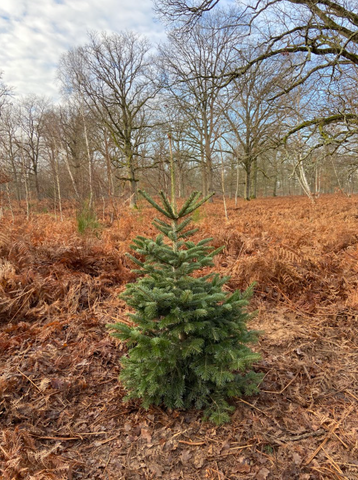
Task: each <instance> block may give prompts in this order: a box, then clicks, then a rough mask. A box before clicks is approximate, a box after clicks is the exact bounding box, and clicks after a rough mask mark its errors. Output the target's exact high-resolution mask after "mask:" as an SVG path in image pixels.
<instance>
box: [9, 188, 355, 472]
mask: <svg viewBox="0 0 358 480" xmlns="http://www.w3.org/2000/svg"><path fill="white" fill-rule="evenodd" d="M357 206H358V198H357V197H356V196H352V197H351V198H347V197H344V196H341V195H331V196H322V197H321V198H319V199H317V202H316V205H314V206H312V205H311V204H310V202H309V201H308V200H307V199H306V198H302V197H295V198H293V197H290V198H274V199H260V200H255V201H253V202H246V203H245V202H243V201H242V202H239V204H238V208H235V207H234V203H233V202H232V203H231V202H228V216H229V221H228V222H226V223H225V221H224V220H223V207H222V204H221V202H220V201H218V200H216V201H215V202H214V204H213V205H207V206H205V207H204V208H203V209H202V211H201V216H200V218H198V219H195V221H196V222H197V223H198V226H199V227H200V228H199V232H198V233H197V234H196V235H198V236H199V237H200V238H201V237H202V238H203V237H206V236H212V237H213V238H214V244H215V246H220V245H225V247H226V248H225V250H224V251H223V253H222V254H220V255H219V256H218V257H217V260H216V266H215V270H216V271H219V272H220V273H221V274H223V275H227V274H229V275H231V280H230V282H229V285H228V288H229V289H236V288H240V289H244V288H246V287H247V286H248V285H250V284H251V283H252V282H253V281H256V282H257V284H256V288H255V297H254V307H255V308H257V309H258V310H259V314H258V316H257V318H256V319H255V320H254V321H253V322H252V325H250V326H252V327H253V328H256V329H259V330H263V331H264V335H263V336H262V337H261V340H260V343H259V345H258V346H257V347H255V348H257V350H258V351H260V352H261V353H262V360H261V362H260V363H259V364H258V365H257V367H256V368H257V370H259V371H261V372H263V373H264V374H265V378H264V381H263V383H262V384H261V387H260V393H259V395H256V396H253V397H250V398H242V399H238V400H237V401H236V411H235V413H234V415H233V419H232V423H231V424H227V425H224V426H221V427H214V426H213V425H212V424H210V423H203V422H202V421H201V419H200V414H199V413H197V412H195V411H189V412H181V411H176V410H174V411H168V410H166V409H162V408H158V407H155V408H154V407H153V408H150V409H149V410H148V411H145V410H143V409H141V407H140V404H139V403H137V402H135V401H132V402H131V403H126V404H122V403H121V399H122V398H123V396H124V394H125V392H124V389H123V388H122V386H121V385H120V383H119V382H118V380H117V377H118V374H119V359H120V355H121V354H122V353H124V352H125V348H124V347H122V348H118V344H116V343H115V340H113V339H111V338H110V337H109V335H108V332H107V331H106V329H105V324H106V323H112V322H114V321H118V320H122V321H123V322H127V321H128V319H127V317H126V311H125V305H124V302H123V301H122V300H120V299H119V298H118V294H119V293H120V292H121V291H123V289H124V286H125V284H126V283H127V282H129V281H133V280H134V277H133V274H132V273H131V272H130V269H131V265H130V264H129V260H128V259H126V257H125V255H124V253H125V252H126V251H127V250H128V245H129V243H130V241H131V240H132V238H133V237H134V236H135V235H136V234H138V233H140V234H148V235H150V234H151V233H153V232H152V228H153V227H152V226H151V225H150V222H149V221H148V219H149V218H151V217H154V215H155V212H154V210H153V211H152V209H151V208H148V207H146V206H144V205H143V206H142V207H141V209H139V210H138V211H130V210H129V209H123V210H122V216H121V218H120V219H119V220H117V221H116V222H115V223H113V224H112V225H111V226H104V228H103V229H102V231H101V235H100V238H98V237H97V236H95V235H87V236H80V235H78V234H77V233H76V225H75V220H74V219H73V218H72V219H70V217H68V218H69V219H65V220H64V222H56V221H55V220H54V219H53V218H51V217H50V216H49V215H45V214H43V215H38V216H34V217H33V218H32V219H31V220H30V221H29V222H24V219H23V216H21V215H20V214H18V215H16V218H15V223H12V222H11V219H6V218H3V219H2V228H1V233H0V367H1V370H0V372H1V375H0V427H1V428H0V431H1V433H0V477H1V478H4V480H10V479H39V480H42V479H73V480H75V479H94V478H96V479H113V480H121V479H123V480H124V479H125V480H137V479H155V478H163V479H173V480H174V479H175V480H177V479H180V478H185V479H186V480H191V479H193V480H194V479H205V478H207V479H213V480H214V479H215V480H216V479H222V480H224V479H241V478H242V479H250V478H252V479H255V480H256V479H259V480H265V479H267V480H271V479H277V480H281V479H287V480H291V479H299V480H310V479H322V480H323V479H332V480H333V479H344V478H345V479H356V478H357V477H358V463H357V457H358V419H357V415H356V412H357V409H358V388H357V384H358V382H357V364H358V348H357V347H358V345H357V335H356V331H357V316H358V314H357V311H358V293H357V292H358V288H357V287H358V285H357V284H358V218H357ZM144 218H145V220H144ZM199 237H198V238H199Z"/></svg>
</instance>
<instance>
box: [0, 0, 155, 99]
mask: <svg viewBox="0 0 358 480" xmlns="http://www.w3.org/2000/svg"><path fill="white" fill-rule="evenodd" d="M153 17H154V14H153V11H152V1H151V0H36V1H34V0H16V1H14V0H1V4H0V46H1V48H0V68H1V70H2V72H3V81H4V82H5V83H6V84H7V85H9V86H12V87H14V88H15V93H16V94H17V95H27V94H31V93H35V94H37V95H46V96H50V97H53V98H56V97H58V95H59V94H58V90H59V86H58V84H57V83H56V70H57V63H58V61H59V58H60V56H61V55H62V54H63V53H65V52H66V51H68V50H69V49H70V48H73V47H76V46H79V45H82V44H84V43H85V42H86V41H87V39H88V32H89V31H110V32H120V31H123V30H133V31H136V32H138V33H140V34H144V35H146V36H147V37H148V38H149V40H150V41H151V42H153V43H156V42H158V41H160V40H161V39H162V38H163V35H164V28H163V27H162V26H161V25H160V24H159V23H158V22H155V21H154V19H153Z"/></svg>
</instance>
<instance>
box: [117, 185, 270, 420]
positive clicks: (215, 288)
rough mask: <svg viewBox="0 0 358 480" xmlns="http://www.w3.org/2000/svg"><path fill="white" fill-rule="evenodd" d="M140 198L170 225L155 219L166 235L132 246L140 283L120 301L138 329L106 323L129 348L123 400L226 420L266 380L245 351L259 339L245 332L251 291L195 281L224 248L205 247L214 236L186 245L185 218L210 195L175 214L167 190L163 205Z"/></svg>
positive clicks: (212, 278) (212, 277) (214, 279)
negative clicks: (236, 402)
mask: <svg viewBox="0 0 358 480" xmlns="http://www.w3.org/2000/svg"><path fill="white" fill-rule="evenodd" d="M141 193H142V195H143V196H144V197H145V198H146V199H147V200H148V202H149V203H150V204H152V205H153V207H155V208H156V209H157V210H158V211H159V212H160V213H161V214H162V215H163V216H164V217H165V220H166V221H163V220H159V219H155V220H154V222H153V224H154V225H155V227H156V228H157V229H158V230H159V231H160V232H161V234H160V235H158V236H157V238H156V239H155V240H152V239H150V238H145V237H143V236H138V237H137V238H136V239H135V240H134V244H133V245H131V248H132V249H133V250H134V251H135V252H137V254H139V256H140V258H143V259H144V260H143V261H142V260H139V259H138V258H135V257H133V256H131V255H129V256H130V258H131V259H132V261H133V262H134V263H136V264H137V265H138V266H139V269H138V270H134V271H135V272H136V273H138V274H139V275H140V278H139V279H138V280H137V282H136V283H131V284H128V285H127V287H126V291H125V293H124V294H123V295H122V298H124V299H125V300H126V301H127V303H128V305H130V306H131V307H132V308H133V309H134V310H135V313H134V314H130V315H129V316H130V317H131V319H132V320H133V323H134V324H135V325H134V326H133V327H130V326H127V325H124V324H122V323H117V324H114V325H108V327H109V328H111V329H114V332H113V333H112V335H113V336H114V337H117V338H119V339H121V340H124V341H126V342H127V346H128V349H129V350H128V355H127V356H125V357H124V358H122V361H121V364H122V372H121V374H120V377H119V378H120V380H121V381H122V382H123V384H124V385H125V387H126V388H127V390H128V396H127V397H126V398H127V399H129V398H141V399H142V401H143V406H144V407H145V408H148V407H149V405H151V404H156V405H159V404H163V405H165V406H167V407H170V408H189V407H191V406H195V407H196V408H199V409H201V408H204V409H205V410H204V415H205V417H206V418H208V419H210V420H212V421H213V422H215V423H218V424H220V423H223V422H226V421H229V415H228V412H230V411H232V410H233V409H234V408H233V407H232V406H230V405H229V403H228V402H227V400H228V399H229V398H230V397H236V396H241V395H242V394H251V393H253V392H255V391H257V385H258V383H259V382H260V380H261V378H262V377H261V375H260V374H257V373H255V372H253V371H248V368H249V367H250V366H251V365H252V363H253V362H255V361H256V360H258V359H259V358H260V356H259V354H257V353H254V352H253V351H252V350H251V349H250V348H249V347H248V346H247V344H248V343H250V342H253V341H255V340H256V339H257V336H258V332H256V331H249V330H248V329H247V326H246V322H247V321H248V320H249V318H250V317H251V315H249V314H248V313H247V311H246V305H247V304H248V300H249V299H250V297H251V295H252V289H248V290H247V291H245V292H244V293H242V292H240V291H236V292H234V293H233V294H228V293H227V292H225V291H223V289H222V287H223V285H224V283H225V282H226V281H227V280H228V277H222V278H221V277H220V276H219V275H218V274H209V275H206V276H202V277H200V278H198V277H197V276H195V277H194V276H193V275H192V274H193V272H195V271H196V270H200V269H202V268H204V267H207V266H212V265H213V257H214V255H215V254H217V253H219V252H220V251H221V250H222V249H221V248H219V249H216V250H214V249H213V247H211V246H209V245H208V244H209V242H210V241H211V240H212V239H211V238H207V239H204V240H201V241H199V242H198V243H197V244H195V243H194V242H192V241H190V240H188V238H189V237H190V236H191V235H193V234H194V233H195V232H196V231H197V229H188V228H187V227H188V226H189V223H190V220H191V218H190V217H188V215H189V214H190V213H192V212H193V211H194V210H196V209H197V208H199V207H200V205H202V204H203V203H204V202H205V201H207V200H208V198H210V196H209V197H206V198H204V199H202V200H200V199H199V198H200V192H194V193H193V194H192V195H191V196H190V197H189V198H188V200H187V201H186V202H185V204H184V205H183V207H182V208H181V209H180V210H179V211H177V209H176V205H175V201H174V202H173V201H172V202H170V201H169V200H168V198H167V197H166V196H165V194H164V193H163V192H161V193H160V195H161V200H162V204H163V206H160V205H159V204H158V203H156V202H155V201H154V200H153V199H152V198H151V197H150V196H149V195H148V194H146V193H145V192H143V191H142V192H141ZM172 198H173V197H172ZM185 217H186V218H185Z"/></svg>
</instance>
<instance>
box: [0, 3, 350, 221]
mask: <svg viewBox="0 0 358 480" xmlns="http://www.w3.org/2000/svg"><path fill="white" fill-rule="evenodd" d="M158 3H159V4H160V3H162V4H163V5H164V4H165V2H158ZM175 3H178V4H180V3H181V2H180V1H179V0H178V2H173V4H175ZM207 3H208V4H210V3H211V2H207ZM214 3H217V2H214ZM273 3H275V2H273ZM286 3H287V10H286V13H285V14H286V16H287V18H289V21H288V20H287V18H286V26H285V28H286V29H287V32H290V31H292V28H294V26H295V21H296V20H295V15H296V13H297V12H296V8H297V6H295V5H293V4H295V3H302V4H305V3H307V2H293V1H287V2H286ZM319 3H320V2H319ZM163 8H164V7H163ZM207 10H208V11H205V10H203V12H202V14H201V15H200V16H199V17H195V18H193V17H189V23H188V22H187V23H186V24H185V25H186V28H185V25H184V28H178V25H177V24H176V25H175V27H176V28H174V29H172V30H171V31H169V32H168V36H167V41H166V42H165V43H163V44H162V45H159V46H158V45H152V44H151V43H150V42H149V41H148V40H147V39H145V38H143V37H142V36H139V35H137V34H135V33H131V32H124V33H113V34H107V33H98V34H91V35H90V36H89V38H88V42H87V43H86V44H85V45H83V46H81V47H78V48H76V49H73V50H71V51H69V52H67V53H66V54H65V55H63V57H62V58H61V59H60V61H59V70H58V76H59V79H60V82H61V85H62V88H61V95H62V97H61V102H60V103H59V104H54V103H53V102H51V100H49V99H46V98H40V97H37V96H28V97H23V98H19V97H17V96H14V95H12V94H11V88H9V87H8V86H6V85H1V89H0V110H1V116H0V202H1V204H0V206H1V207H2V209H4V208H9V209H11V208H13V206H14V205H15V204H16V202H19V203H21V204H23V205H26V206H27V213H28V214H29V212H30V210H31V207H32V205H33V204H36V203H37V202H38V201H46V202H47V204H48V205H49V207H50V208H55V209H56V210H58V211H59V212H60V213H61V210H62V206H63V203H64V202H67V201H71V202H76V203H78V204H79V205H83V204H84V203H86V204H87V205H89V206H91V205H93V204H94V203H95V202H99V201H101V202H103V204H106V205H112V207H113V208H112V210H113V212H115V205H116V204H118V200H120V201H121V202H123V201H127V202H128V203H130V204H131V205H132V206H134V205H135V204H136V202H137V190H138V186H141V187H144V188H145V189H147V190H148V191H157V190H158V189H163V190H165V191H168V189H169V187H170V172H169V162H170V158H172V159H173V161H174V164H175V168H176V178H177V194H178V196H185V195H187V194H188V193H189V192H190V191H192V190H193V189H200V190H202V191H203V192H204V194H207V193H208V192H209V191H213V190H216V191H217V192H222V193H223V194H225V195H228V196H230V197H235V198H238V197H243V198H245V199H248V200H249V199H250V198H255V197H256V196H270V195H273V196H275V195H294V194H302V193H305V194H307V195H308V196H310V197H311V198H313V197H314V196H315V195H319V194H320V193H332V192H334V191H335V190H336V189H340V190H343V191H345V192H346V193H348V194H350V193H354V192H357V190H358V175H357V167H358V162H357V135H356V134H357V130H356V124H357V102H356V87H357V76H356V73H357V71H356V70H357V65H358V56H357V64H356V63H355V61H354V58H353V57H352V58H353V60H351V61H349V59H348V60H347V59H344V61H335V62H334V61H333V59H335V58H337V53H336V52H332V51H329V49H328V47H326V50H327V51H326V52H325V53H324V54H316V55H314V53H315V52H314V48H313V47H312V45H311V47H310V48H311V50H310V51H308V49H307V48H306V50H305V49H304V48H303V47H302V48H298V46H299V45H298V46H297V45H296V46H297V48H296V50H295V49H294V46H295V44H294V43H292V42H293V40H294V39H293V40H292V39H291V40H290V41H291V43H289V42H288V41H287V39H286V40H285V42H284V43H283V44H282V45H286V46H284V47H282V48H281V47H280V46H279V45H278V42H279V40H278V31H277V30H275V28H274V25H275V23H274V21H273V17H270V22H271V21H272V25H266V24H265V25H266V28H264V27H263V23H262V21H261V23H258V24H257V25H256V24H255V23H253V19H254V20H256V18H257V17H252V18H251V17H250V18H248V13H246V14H245V15H246V16H243V15H241V17H240V19H238V16H237V11H233V10H229V11H224V10H217V9H213V8H208V9H207ZM254 11H255V10H254ZM168 12H169V10H168ZM256 14H257V11H256ZM312 15H313V14H312ZM243 19H245V22H243ZM188 25H189V26H190V28H188ZM248 25H250V31H249V30H248ZM255 25H256V30H255V28H254V27H255ZM304 25H305V26H306V30H307V29H308V30H309V32H311V30H310V29H309V28H310V27H309V25H310V24H309V19H307V20H306V23H305V24H304ZM357 25H358V23H357ZM281 26H282V25H281ZM296 28H298V27H296ZM316 28H317V25H316ZM342 28H343V27H342ZM344 28H346V27H344ZM322 31H323V30H322ZM287 32H286V33H287ZM287 35H288V34H287ZM322 35H323V34H322ZM357 35H358V34H357ZM281 37H282V38H284V37H283V36H282V35H281ZM352 38H353V40H354V38H355V37H354V36H353V37H352ZM269 40H270V41H271V45H269ZM296 40H297V39H296ZM321 41H322V42H323V46H324V45H325V42H326V44H327V45H329V41H328V39H323V40H321ZM337 41H338V40H337ZM272 43H273V44H274V46H275V48H276V51H273V46H272ZM296 43H297V42H296ZM306 43H307V42H306ZM282 45H281V46H282ZM279 47H280V48H279ZM322 48H323V47H322ZM354 48H355V47H354ZM331 50H332V49H331ZM272 52H273V53H272ZM353 53H354V52H353ZM323 57H324V62H326V64H325V65H323V66H322V58H323ZM327 62H328V63H327Z"/></svg>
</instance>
